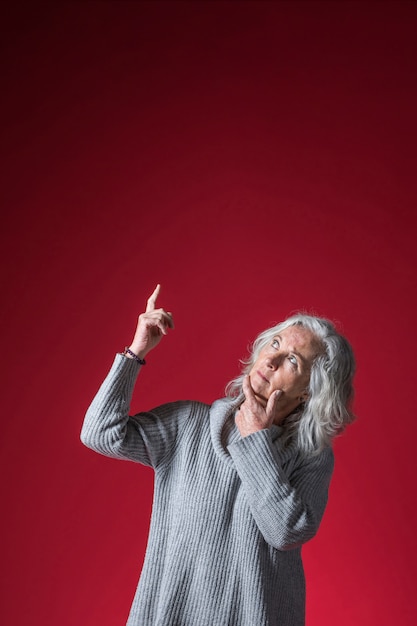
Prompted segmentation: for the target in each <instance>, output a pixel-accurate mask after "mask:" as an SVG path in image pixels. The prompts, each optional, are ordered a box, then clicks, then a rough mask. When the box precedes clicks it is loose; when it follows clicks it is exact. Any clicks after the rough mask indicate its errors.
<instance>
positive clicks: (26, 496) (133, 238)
mask: <svg viewBox="0 0 417 626" xmlns="http://www.w3.org/2000/svg"><path fill="white" fill-rule="evenodd" d="M1 12H2V20H1V22H2V27H1V29H2V33H1V39H2V45H3V70H4V71H3V72H2V97H1V102H2V121H3V125H4V131H5V132H4V139H3V143H2V174H3V176H4V184H3V186H2V188H3V192H2V193H3V201H2V218H3V219H2V252H3V255H4V259H3V261H2V267H1V269H2V273H3V279H2V296H3V304H2V316H3V320H2V331H3V333H4V337H3V339H2V348H3V350H2V352H3V358H2V369H3V376H2V382H4V383H5V389H4V393H3V398H4V401H5V406H4V405H3V415H2V437H1V444H0V445H1V460H2V464H3V467H2V478H3V479H4V481H3V482H4V487H3V492H2V502H3V513H2V522H3V531H2V538H3V540H4V547H3V548H2V552H1V554H2V569H3V578H4V579H3V582H2V592H3V594H4V598H3V602H2V612H3V615H2V616H1V622H2V623H3V624H13V625H18V626H20V625H23V624H28V623H30V624H32V625H34V626H37V625H42V626H46V625H54V626H55V625H57V624H59V625H60V626H69V625H80V624H82V625H83V626H97V625H100V626H114V625H115V624H123V623H124V622H125V620H126V617H127V614H128V611H129V607H130V603H131V600H132V598H133V594H134V590H135V587H136V583H137V579H138V576H139V572H140V566H141V563H142V560H143V555H144V549H145V545H146V536H147V529H148V523H149V514H150V508H151V498H152V473H151V472H150V471H149V470H148V469H145V468H142V467H139V466H135V465H133V464H129V463H120V462H116V461H113V460H110V459H106V458H104V457H100V456H98V455H95V454H94V453H92V452H91V451H89V450H87V449H86V448H84V447H83V446H82V445H81V443H80V441H79V431H80V428H81V424H82V420H83V415H84V413H85V410H86V408H87V406H88V404H89V403H90V401H91V399H92V397H93V395H94V394H95V392H96V390H97V388H98V385H99V384H100V382H101V380H102V378H103V377H104V375H105V374H106V372H107V369H108V367H109V366H110V364H111V362H112V360H113V355H114V353H115V352H116V351H119V350H120V349H122V348H123V347H124V345H125V344H126V343H128V342H129V341H130V339H131V336H132V333H133V329H134V326H135V320H136V315H137V313H138V312H139V311H140V310H142V307H143V306H144V303H145V301H146V298H147V296H148V295H149V293H150V292H151V291H152V289H153V288H154V286H155V284H156V283H157V282H160V283H161V284H162V288H163V291H162V294H161V299H160V304H161V305H163V306H165V307H166V308H167V309H169V310H171V311H173V313H174V316H175V322H176V329H175V331H173V332H172V333H171V335H170V336H169V337H168V338H167V339H166V340H165V341H164V342H163V344H162V345H161V346H159V348H158V350H157V351H156V352H155V353H153V354H152V355H150V357H149V363H148V366H147V367H146V370H145V371H144V372H143V375H142V376H141V383H140V384H141V394H142V395H141V399H139V398H138V396H136V397H135V400H134V406H133V408H134V409H139V408H149V407H151V406H153V405H155V404H159V403H161V402H164V401H168V400H173V399H177V398H197V399H202V400H206V401H212V400H213V399H215V398H216V397H219V396H221V395H222V394H223V389H224V385H225V383H226V382H227V381H228V380H229V379H230V378H231V377H233V376H234V375H235V374H236V373H237V371H238V367H239V364H238V361H239V358H241V357H243V356H245V354H246V346H247V344H248V343H249V341H250V340H251V339H253V338H254V336H255V335H256V334H257V333H258V332H259V331H260V330H263V329H264V328H265V327H266V326H268V325H269V324H271V323H273V322H275V321H279V320H280V319H282V318H284V317H286V316H287V315H288V314H290V313H291V312H293V311H295V310H298V309H305V310H308V311H315V312H317V313H319V314H322V315H325V316H328V317H330V318H332V319H334V320H337V321H338V322H340V324H341V328H342V330H343V331H344V332H345V334H346V335H347V336H348V337H349V338H350V340H351V342H352V344H353V346H354V349H355V351H356V355H357V361H358V373H357V379H356V389H357V397H356V404H355V409H356V412H357V414H358V415H359V420H358V421H357V422H356V424H355V425H353V426H352V427H350V429H349V430H348V432H347V433H346V434H345V436H344V437H342V438H340V439H338V440H337V442H336V445H335V447H336V457H337V458H336V470H335V476H334V480H333V483H332V487H331V497H330V502H329V506H328V509H327V512H326V515H325V519H324V521H323V524H322V527H321V529H320V532H319V535H318V536H317V538H316V539H315V540H314V541H312V542H311V543H310V544H308V545H307V546H306V548H305V550H304V558H305V566H306V574H307V582H308V601H307V624H308V626H316V625H320V626H334V625H335V624H337V625H338V626H351V625H352V624H355V625H367V626H370V625H372V626H373V625H375V626H381V625H387V626H391V625H392V624H393V623H395V624H401V626H408V625H410V626H411V625H412V624H413V625H414V624H415V623H416V618H417V611H416V606H415V598H414V595H415V594H414V588H415V583H416V571H415V561H416V533H415V529H416V526H417V520H416V506H415V491H416V485H415V474H416V471H415V456H416V455H415V441H416V434H417V432H416V431H417V428H416V415H415V382H414V380H415V361H416V356H415V355H416V340H415V313H416V306H415V305H416V302H415V301H416V296H415V288H416V284H415V262H416V247H417V244H416V228H415V226H416V217H415V201H416V193H415V192H416V170H415V167H416V160H415V151H416V117H417V116H416V111H417V101H416V100H417V98H416V91H417V90H416V70H415V68H416V48H417V43H416V37H415V31H416V18H417V15H416V14H417V6H416V4H415V3H407V2H394V3H382V2H373V3H368V2H354V3H351V2H340V3H338V2H329V3H328V2H282V3H278V2H276V3H274V2H271V3H268V2H211V3H210V2H208V3H207V2H168V3H164V2H154V3H140V2H136V3H126V2H97V3H96V2H84V3H83V2H65V3H62V2H61V3H40V2H38V3H36V2H32V3H28V4H22V3H9V4H7V3H3V4H2V5H1Z"/></svg>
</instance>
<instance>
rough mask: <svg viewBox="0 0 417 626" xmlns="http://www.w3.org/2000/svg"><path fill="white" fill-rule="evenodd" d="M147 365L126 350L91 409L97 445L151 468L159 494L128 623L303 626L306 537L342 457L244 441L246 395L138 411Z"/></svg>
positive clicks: (267, 434) (265, 434)
mask: <svg viewBox="0 0 417 626" xmlns="http://www.w3.org/2000/svg"><path fill="white" fill-rule="evenodd" d="M139 370H140V366H139V365H138V364H137V363H136V362H135V361H134V360H132V359H127V358H125V357H123V356H121V355H117V356H116V359H115V362H114V364H113V367H112V368H111V370H110V372H109V374H108V376H107V378H106V379H105V381H104V383H103V384H102V386H101V388H100V390H99V392H98V394H97V395H96V397H95V399H94V400H93V402H92V404H91V406H90V408H89V409H88V412H87V415H86V417H85V421H84V425H83V429H82V433H81V439H82V441H83V443H84V444H85V445H87V446H88V447H90V448H92V449H93V450H96V451H97V452H100V453H102V454H105V455H107V456H110V457H114V458H118V459H130V460H132V461H137V462H139V463H143V464H145V465H150V466H152V467H153V468H154V471H155V494H154V503H153V510H152V520H151V528H150V534H149V540H148V547H147V551H146V557H145V562H144V566H143V570H142V574H141V578H140V581H139V585H138V588H137V591H136V595H135V598H134V601H133V605H132V608H131V611H130V616H129V619H128V622H127V624H128V626H302V625H303V624H304V609H305V585H304V573H303V566H302V562H301V545H302V544H303V543H304V542H305V541H308V540H309V539H311V537H313V535H314V534H315V533H316V532H317V528H318V526H319V523H320V520H321V518H322V515H323V512H324V509H325V506H326V501H327V491H328V486H329V482H330V477H331V474H332V470H333V454H332V451H331V449H330V448H327V449H325V450H324V451H323V452H322V453H321V454H320V455H318V456H312V457H308V458H306V457H305V456H303V455H302V454H301V453H300V452H299V450H298V449H297V447H296V445H295V444H292V445H290V446H289V447H287V448H284V447H283V445H282V443H281V439H280V435H281V433H282V428H280V427H278V426H272V428H270V429H269V430H261V431H259V432H256V433H253V434H251V435H249V436H247V437H244V438H242V437H241V436H240V434H239V432H238V430H237V428H236V425H235V423H234V412H235V409H236V406H237V404H239V402H241V400H242V399H241V398H240V399H237V400H230V399H222V400H218V401H216V402H214V403H213V404H212V405H211V406H208V405H206V404H203V403H200V402H188V401H184V402H174V403H172V404H166V405H163V406H160V407H158V408H156V409H154V410H152V411H150V412H146V413H139V414H138V415H135V416H133V417H129V416H128V411H129V405H130V401H131V396H132V392H133V387H134V384H135V381H136V377H137V374H138V372H139Z"/></svg>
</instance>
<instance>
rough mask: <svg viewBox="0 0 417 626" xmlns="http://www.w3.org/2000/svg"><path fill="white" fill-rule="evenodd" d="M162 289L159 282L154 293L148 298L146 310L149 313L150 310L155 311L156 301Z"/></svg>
mask: <svg viewBox="0 0 417 626" xmlns="http://www.w3.org/2000/svg"><path fill="white" fill-rule="evenodd" d="M160 290H161V285H160V284H159V283H158V284H157V286H156V287H155V289H154V291H153V293H152V294H151V295H150V296H149V298H148V302H147V304H146V312H147V313H149V312H150V311H154V310H155V303H156V299H157V297H158V296H159V292H160Z"/></svg>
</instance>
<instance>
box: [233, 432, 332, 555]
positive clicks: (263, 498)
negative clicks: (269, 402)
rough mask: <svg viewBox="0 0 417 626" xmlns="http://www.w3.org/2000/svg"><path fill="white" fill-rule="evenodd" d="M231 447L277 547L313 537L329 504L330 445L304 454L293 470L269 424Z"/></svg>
mask: <svg viewBox="0 0 417 626" xmlns="http://www.w3.org/2000/svg"><path fill="white" fill-rule="evenodd" d="M228 450H229V452H230V455H231V456H232V458H233V460H234V463H235V467H236V470H237V472H238V474H239V476H240V479H241V481H242V485H243V488H244V490H245V493H246V497H247V498H248V502H249V506H250V509H251V512H252V515H253V517H254V520H255V523H256V525H257V526H258V528H259V530H260V532H261V534H262V536H263V537H264V539H265V541H266V542H267V543H269V544H270V545H271V546H273V547H275V548H277V549H278V550H291V549H292V548H297V547H299V546H300V545H302V544H303V543H305V542H306V541H308V540H309V539H311V538H312V537H314V535H315V534H316V532H317V530H318V527H319V525H320V522H321V519H322V516H323V513H324V509H325V507H326V503H327V494H328V488H329V484H330V479H331V475H332V472H333V466H334V457H333V451H332V449H331V448H325V449H324V450H323V451H322V452H321V453H320V454H318V455H316V456H310V457H304V458H301V455H300V460H299V461H298V463H297V464H296V465H295V468H294V469H293V471H292V472H291V474H290V475H287V474H286V471H284V468H283V463H282V461H281V460H280V454H279V447H277V446H276V445H274V442H273V441H272V437H271V433H270V431H269V430H267V429H265V430H261V431H258V432H256V433H252V434H251V435H248V436H247V437H243V438H242V439H240V440H239V441H236V442H234V443H232V444H230V445H229V446H228Z"/></svg>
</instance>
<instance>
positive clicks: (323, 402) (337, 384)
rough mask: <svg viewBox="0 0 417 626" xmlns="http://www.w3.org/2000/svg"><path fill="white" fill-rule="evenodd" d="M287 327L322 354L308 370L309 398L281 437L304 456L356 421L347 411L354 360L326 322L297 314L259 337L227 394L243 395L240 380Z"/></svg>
mask: <svg viewBox="0 0 417 626" xmlns="http://www.w3.org/2000/svg"><path fill="white" fill-rule="evenodd" d="M289 326H302V327H303V328H305V329H307V330H309V331H311V332H312V333H313V335H315V337H317V339H318V341H319V343H320V345H321V346H322V350H321V351H320V352H319V354H318V355H317V356H316V358H315V359H314V361H313V364H312V367H311V373H310V382H309V386H308V388H307V390H308V392H309V397H308V399H307V400H306V401H305V403H303V404H302V405H300V406H299V407H297V409H295V411H293V413H291V414H290V415H289V416H288V417H287V418H286V419H285V421H284V423H283V427H284V433H283V437H284V441H285V442H286V443H287V444H288V443H290V442H292V441H294V440H297V442H298V446H299V448H300V449H301V450H302V451H304V452H306V453H317V452H320V450H322V449H323V448H324V447H325V446H327V445H329V444H330V442H331V440H332V439H333V437H334V436H335V435H337V434H339V433H340V432H342V431H343V430H344V428H345V426H346V425H347V424H350V423H351V422H352V421H353V420H354V419H355V416H354V415H353V413H352V412H351V410H350V405H351V402H352V399H353V385H352V381H353V376H354V373H355V358H354V356H353V351H352V348H351V346H350V344H349V342H348V341H347V339H345V337H343V336H342V335H340V334H339V333H338V332H337V331H336V329H335V327H334V325H333V324H332V322H330V321H329V320H326V319H323V318H320V317H314V316H312V315H305V314H303V313H297V314H296V315H293V316H292V317H289V318H288V319H286V320H285V321H284V322H281V323H280V324H277V325H276V326H273V327H272V328H269V329H267V330H265V331H264V332H263V333H261V334H260V335H258V337H257V338H256V339H255V341H254V343H253V345H252V350H251V354H250V356H249V358H248V359H246V360H243V361H242V363H243V365H244V366H245V367H244V369H243V371H242V374H241V375H240V376H238V377H237V378H235V379H234V380H232V381H230V383H229V384H228V385H227V387H226V394H227V395H228V396H229V397H236V396H238V395H240V394H242V393H243V392H242V381H243V378H244V376H245V375H246V374H249V372H250V371H251V369H252V366H253V364H254V363H255V361H256V360H257V358H258V356H259V353H260V351H261V350H262V349H263V348H265V347H266V346H267V345H268V344H270V343H271V341H272V340H273V338H274V337H276V336H277V335H279V334H280V332H281V331H283V330H285V329H286V328H288V327H289Z"/></svg>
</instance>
